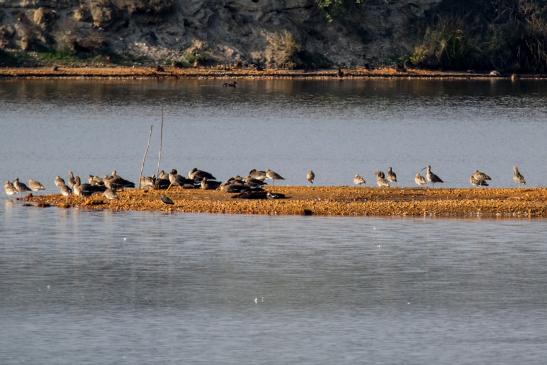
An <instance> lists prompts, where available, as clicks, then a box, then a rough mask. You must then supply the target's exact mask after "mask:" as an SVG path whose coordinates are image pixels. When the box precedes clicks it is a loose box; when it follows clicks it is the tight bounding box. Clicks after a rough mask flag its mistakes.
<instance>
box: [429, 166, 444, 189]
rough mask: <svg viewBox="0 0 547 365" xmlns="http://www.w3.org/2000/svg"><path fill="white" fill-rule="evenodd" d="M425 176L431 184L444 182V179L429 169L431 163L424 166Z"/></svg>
mask: <svg viewBox="0 0 547 365" xmlns="http://www.w3.org/2000/svg"><path fill="white" fill-rule="evenodd" d="M425 178H426V180H427V181H428V182H430V183H432V184H433V185H435V184H436V183H444V181H443V180H442V179H441V178H440V177H438V176H437V175H435V174H434V173H433V172H432V171H431V165H427V167H426V173H425Z"/></svg>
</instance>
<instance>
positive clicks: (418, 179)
mask: <svg viewBox="0 0 547 365" xmlns="http://www.w3.org/2000/svg"><path fill="white" fill-rule="evenodd" d="M414 182H415V183H416V185H418V186H423V185H426V184H427V180H426V179H425V177H423V176H422V175H420V173H419V172H417V173H416V176H414Z"/></svg>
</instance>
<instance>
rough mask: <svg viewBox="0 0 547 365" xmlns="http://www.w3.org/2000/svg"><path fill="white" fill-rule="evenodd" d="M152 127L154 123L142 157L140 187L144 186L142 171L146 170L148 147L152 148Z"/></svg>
mask: <svg viewBox="0 0 547 365" xmlns="http://www.w3.org/2000/svg"><path fill="white" fill-rule="evenodd" d="M152 128H154V125H151V126H150V134H149V135H148V143H147V144H146V149H145V150H144V157H143V158H142V164H141V174H140V175H139V189H140V188H142V186H141V180H142V172H143V170H144V163H145V161H146V156H148V149H149V148H150V139H151V138H152Z"/></svg>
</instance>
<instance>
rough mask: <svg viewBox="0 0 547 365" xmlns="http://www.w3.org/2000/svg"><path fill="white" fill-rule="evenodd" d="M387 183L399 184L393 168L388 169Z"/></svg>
mask: <svg viewBox="0 0 547 365" xmlns="http://www.w3.org/2000/svg"><path fill="white" fill-rule="evenodd" d="M386 178H387V181H389V182H392V183H393V182H397V174H395V172H394V171H393V169H392V168H391V167H389V168H388V169H387V176H386Z"/></svg>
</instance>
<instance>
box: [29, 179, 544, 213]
mask: <svg viewBox="0 0 547 365" xmlns="http://www.w3.org/2000/svg"><path fill="white" fill-rule="evenodd" d="M267 190H268V191H271V192H275V193H281V194H285V196H286V198H285V199H266V200H246V199H234V198H233V197H232V195H231V194H227V193H223V192H221V191H216V190H197V189H190V190H188V189H182V188H178V187H177V188H172V189H170V190H169V191H167V192H166V191H158V190H148V191H147V190H126V191H120V192H119V193H118V199H117V200H112V201H109V200H107V199H106V198H104V197H103V196H102V195H99V194H97V195H93V196H90V197H85V198H84V197H76V196H71V197H69V198H65V197H63V196H61V195H58V194H55V195H42V196H29V197H28V198H26V199H25V200H26V204H28V205H31V206H38V207H49V206H55V207H60V208H81V209H86V210H112V211H158V212H181V213H220V214H262V215H319V216H384V217H387V216H396V217H405V216H415V217H418V216H420V217H424V216H425V217H455V218H471V217H487V218H547V188H531V189H528V188H512V189H508V188H487V189H470V188H464V189H445V188H388V189H382V188H368V187H363V188H361V187H346V186H340V187H307V186H279V187H277V186H276V187H273V186H269V187H267ZM162 194H164V195H167V196H168V197H170V198H171V199H172V200H173V202H174V204H173V205H166V204H164V203H163V202H162V201H161V200H160V196H161V195H162Z"/></svg>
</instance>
